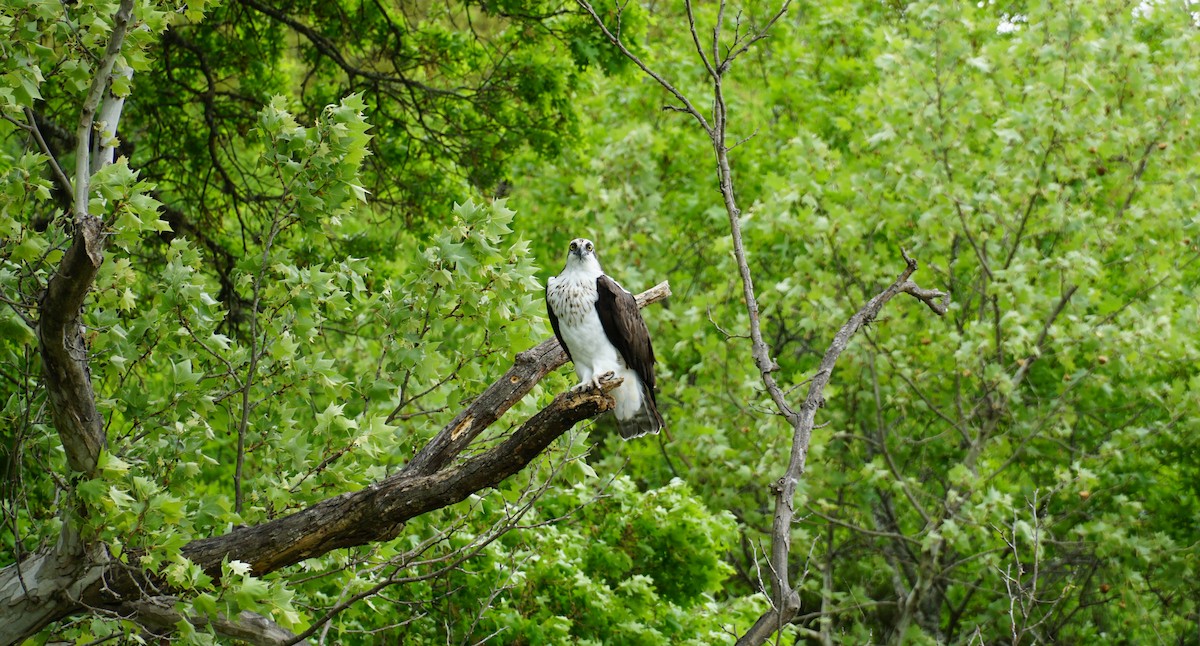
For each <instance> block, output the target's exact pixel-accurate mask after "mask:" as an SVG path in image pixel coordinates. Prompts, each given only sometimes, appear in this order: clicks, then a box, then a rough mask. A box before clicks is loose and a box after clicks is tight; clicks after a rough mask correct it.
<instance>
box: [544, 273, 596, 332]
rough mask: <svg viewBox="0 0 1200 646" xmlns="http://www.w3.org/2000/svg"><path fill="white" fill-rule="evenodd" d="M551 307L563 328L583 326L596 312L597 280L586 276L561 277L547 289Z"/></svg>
mask: <svg viewBox="0 0 1200 646" xmlns="http://www.w3.org/2000/svg"><path fill="white" fill-rule="evenodd" d="M547 297H548V300H549V301H550V307H552V308H554V315H555V316H557V317H558V323H559V325H562V326H568V327H576V326H580V325H583V323H584V321H586V320H587V318H588V316H589V315H595V312H596V298H597V294H596V279H595V278H594V277H584V276H559V277H557V278H555V279H554V281H553V282H551V283H550V286H549V287H548V288H547Z"/></svg>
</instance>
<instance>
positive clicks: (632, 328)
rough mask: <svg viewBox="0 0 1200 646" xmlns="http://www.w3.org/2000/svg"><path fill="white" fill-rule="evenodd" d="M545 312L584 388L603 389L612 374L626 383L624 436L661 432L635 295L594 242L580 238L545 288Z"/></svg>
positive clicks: (621, 419) (619, 393)
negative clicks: (604, 265)
mask: <svg viewBox="0 0 1200 646" xmlns="http://www.w3.org/2000/svg"><path fill="white" fill-rule="evenodd" d="M546 311H547V312H548V313H549V314H550V327H552V328H554V336H556V337H558V342H559V343H561V344H562V347H563V350H566V351H567V357H568V358H569V359H570V360H571V361H572V362H573V363H574V364H575V374H577V375H579V381H580V384H579V386H576V388H579V387H582V386H585V385H587V384H589V383H591V384H593V385H598V382H599V380H600V377H601V376H602V375H604V374H605V373H608V372H612V373H614V374H615V375H616V376H617V377H620V378H621V379H622V382H621V385H620V386H617V387H616V388H615V389H614V390H613V391H612V398H613V399H614V400H616V403H617V407H616V409H615V410H614V411H613V412H614V413H616V416H617V427H618V428H619V430H620V432H621V437H622V438H624V439H627V440H628V439H630V438H634V437H641V436H643V435H647V434H650V433H657V432H659V430H661V429H662V427H663V418H662V416H661V415H659V414H658V407H657V406H656V405H655V401H654V348H653V347H652V346H651V345H650V332H649V331H647V330H646V322H645V321H643V320H642V314H641V312H640V311H638V306H637V301H635V300H634V298H633V294H630V293H629V292H627V291H625V288H624V287H621V286H620V285H619V284H617V281H615V280H613V279H612V278H610V277H608V276H606V275H605V274H604V270H603V269H601V268H600V261H599V260H597V259H596V246H595V245H593V244H592V241H591V240H585V239H583V238H576V239H574V240H572V241H571V247H570V250H569V251H568V252H567V266H566V268H564V269H563V271H562V273H561V274H559V275H558V276H555V277H552V278H551V279H550V281H549V283H548V284H547V285H546Z"/></svg>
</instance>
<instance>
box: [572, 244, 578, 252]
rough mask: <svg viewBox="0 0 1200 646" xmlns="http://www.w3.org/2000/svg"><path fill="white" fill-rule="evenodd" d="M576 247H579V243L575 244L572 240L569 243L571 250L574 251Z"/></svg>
mask: <svg viewBox="0 0 1200 646" xmlns="http://www.w3.org/2000/svg"><path fill="white" fill-rule="evenodd" d="M578 248H579V245H577V244H575V243H574V242H572V243H571V251H575V250H576V249H578Z"/></svg>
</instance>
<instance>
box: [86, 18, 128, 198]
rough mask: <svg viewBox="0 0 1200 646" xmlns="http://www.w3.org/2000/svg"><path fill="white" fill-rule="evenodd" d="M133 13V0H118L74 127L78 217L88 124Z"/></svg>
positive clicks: (88, 160)
mask: <svg viewBox="0 0 1200 646" xmlns="http://www.w3.org/2000/svg"><path fill="white" fill-rule="evenodd" d="M132 13H133V0H121V6H120V7H118V8H117V13H116V15H114V16H113V28H112V35H111V36H110V37H109V40H108V47H107V48H106V49H105V50H104V57H103V58H101V59H100V64H99V65H97V66H96V75H95V76H94V77H92V87H91V88H90V89H89V90H88V94H87V99H85V100H84V102H83V110H82V112H81V113H80V117H79V128H78V129H77V130H76V131H75V137H76V141H75V217H76V219H82V218H84V217H86V216H87V214H88V192H89V189H90V188H91V185H90V184H91V181H90V180H91V153H90V151H91V141H92V125H93V123H94V121H95V118H96V110H97V109H98V108H99V107H100V101H101V100H102V99H103V98H104V90H105V88H107V87H108V81H109V79H110V78H111V77H112V71H113V65H115V64H116V62H117V56H119V55H120V54H121V44H122V43H124V42H125V30H126V29H128V28H129V19H130V17H131V15H132Z"/></svg>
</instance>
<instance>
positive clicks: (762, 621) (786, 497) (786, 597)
mask: <svg viewBox="0 0 1200 646" xmlns="http://www.w3.org/2000/svg"><path fill="white" fill-rule="evenodd" d="M576 3H578V4H579V6H580V7H582V8H583V9H584V10H585V11H586V12H587V13H588V15H590V16H591V17H592V19H593V20H594V21H595V23H596V25H597V26H598V27H599V28H600V30H601V31H602V32H603V33H604V35H605V36H606V37H607V38H608V40H609V41H610V42H612V43H613V45H614V46H615V47H617V49H618V50H620V52H621V54H622V55H624V56H625V57H626V58H628V59H629V60H631V61H633V63H634V64H636V65H637V66H638V67H639V68H640V69H641V70H642V71H643V72H645V73H646V75H647V76H649V77H650V78H652V79H654V80H655V81H657V82H658V84H659V85H661V86H662V87H663V89H665V90H666V91H667V92H669V93H670V94H671V95H672V96H673V97H674V98H675V100H676V101H678V102H679V103H681V104H682V105H683V108H678V107H674V108H672V109H675V110H677V111H681V112H687V113H688V114H690V115H692V117H693V118H695V119H696V120H697V121H698V122H699V123H700V125H701V127H702V128H703V129H704V131H705V133H706V134H707V135H708V137H709V140H710V141H711V143H712V147H713V157H714V161H715V164H716V170H717V180H718V183H719V187H720V191H721V198H722V201H723V202H724V206H725V211H726V213H727V215H728V216H729V230H730V234H731V236H732V239H733V254H734V259H735V260H736V262H737V267H738V274H739V277H740V278H741V283H742V295H743V298H744V301H745V305H746V313H747V316H748V320H749V328H750V354H751V356H752V357H753V359H754V364H755V366H756V367H757V368H758V371H759V374H760V376H761V378H762V382H763V386H764V387H765V388H766V391H767V394H768V395H770V397H771V400H772V401H773V402H774V403H775V406H776V408H777V409H778V411H779V413H780V414H781V415H782V416H783V417H784V418H785V419H787V421H788V423H789V424H790V425H791V427H792V431H793V434H792V450H791V457H790V461H789V464H788V468H787V470H786V471H785V473H784V475H783V477H781V478H779V479H778V480H777V481H776V482H775V483H774V485H773V487H772V488H773V490H774V492H775V498H776V506H775V518H774V522H773V526H772V531H771V535H772V545H771V551H770V554H769V556H768V557H767V560H768V565H769V567H768V570H769V571H770V574H771V576H770V585H771V593H770V600H771V602H772V609H771V611H770V612H768V613H766V614H764V615H763V616H762V617H760V618H759V620H758V621H757V622H755V624H754V626H753V627H752V628H751V629H750V631H749V632H747V633H746V634H745V635H743V636H742V638H741V639H739V640H738V642H737V643H738V644H739V645H751V644H761V643H763V642H765V641H766V640H767V639H768V638H769V637H770V636H771V635H773V634H774V633H776V632H778V631H779V630H780V629H781V628H782V627H783V626H785V625H787V624H788V623H789V622H790V621H791V620H792V619H793V618H795V616H796V614H797V613H798V612H799V609H800V596H799V594H798V592H797V591H796V589H794V588H793V586H792V583H791V577H790V575H789V574H788V571H789V570H788V561H789V555H790V553H791V525H792V520H793V518H794V516H795V511H794V509H793V504H794V497H795V491H796V485H797V483H798V482H799V480H800V477H801V475H803V473H804V466H805V462H806V460H807V457H808V447H809V442H810V440H811V437H812V431H813V426H814V419H815V416H816V410H817V408H819V407H820V406H821V405H822V404H823V403H824V400H823V399H822V396H821V393H822V392H823V391H824V389H825V386H826V385H827V384H828V383H829V379H830V376H831V375H832V373H833V366H834V363H835V362H836V361H837V358H838V356H839V355H841V353H842V351H843V350H845V348H846V345H847V344H848V343H849V341H850V338H851V337H852V336H853V335H854V333H855V332H857V331H858V330H859V329H860V328H861V327H862V326H863V325H866V324H867V323H870V322H871V321H872V320H874V319H875V317H876V316H877V315H878V314H879V311H880V309H882V307H883V306H884V305H885V304H886V303H887V302H888V301H889V300H891V299H892V297H894V296H895V295H896V294H899V293H902V292H903V293H907V294H910V295H912V296H914V297H915V298H917V299H919V300H921V301H922V302H924V303H925V304H926V305H927V306H928V307H929V308H930V309H932V310H933V311H934V312H935V313H937V314H938V315H943V314H945V313H946V310H947V307H948V305H949V296H948V295H947V294H944V293H942V292H940V291H937V290H929V289H923V288H921V287H919V286H918V285H917V284H916V283H914V282H912V281H910V280H909V277H910V276H911V275H912V274H913V272H915V271H916V269H917V263H916V261H915V260H913V259H911V258H909V257H908V255H907V254H904V259H905V262H906V267H905V269H904V271H903V272H901V274H900V276H899V278H897V279H896V281H895V282H894V283H892V285H891V286H890V287H888V288H887V289H885V290H884V291H883V292H881V293H880V294H878V295H876V296H875V298H873V299H871V300H870V301H869V302H868V303H867V304H866V305H864V306H863V308H862V309H860V310H859V311H858V312H857V313H856V314H855V315H854V316H852V317H851V318H850V320H849V321H848V322H847V323H846V324H845V325H844V326H842V329H841V330H840V331H839V332H838V334H837V336H836V337H835V338H834V341H833V343H832V344H831V345H830V347H829V350H828V351H827V352H826V353H825V357H824V359H822V361H821V365H820V367H819V368H818V370H817V373H816V374H815V375H814V376H813V378H812V380H811V382H810V384H809V389H808V396H807V397H806V398H805V401H804V404H803V405H802V406H801V407H800V409H799V410H796V409H795V408H793V407H792V406H791V404H790V403H789V402H788V401H787V395H786V393H784V392H783V389H782V388H780V386H779V384H778V383H777V382H776V380H775V377H774V376H773V374H772V373H774V372H775V371H777V370H779V365H778V364H777V363H776V362H775V360H774V358H772V356H771V349H770V347H769V346H768V345H767V342H766V340H765V339H764V337H763V333H762V323H761V321H760V317H759V307H758V300H757V297H756V296H755V290H754V277H753V275H752V274H751V271H750V264H749V262H748V260H747V257H746V246H745V241H744V239H743V237H742V228H741V217H742V211H741V208H740V207H738V204H737V195H736V192H735V190H734V182H733V171H732V168H731V165H730V161H729V151H730V149H731V148H732V147H733V146H730V145H728V144H727V141H728V139H727V133H728V125H729V112H728V103H727V101H726V98H725V90H724V81H725V75H726V74H727V73H728V71H729V69H730V66H731V65H732V63H733V62H734V59H736V58H737V57H738V56H740V55H741V54H743V53H745V52H746V51H747V50H748V49H749V48H750V46H752V45H753V44H754V43H756V42H758V41H759V40H762V39H763V38H766V37H767V32H768V30H769V29H770V28H771V26H772V25H774V24H775V23H776V22H777V21H778V20H779V19H780V18H781V17H782V16H783V15H784V14H785V13H787V10H788V7H789V5H790V0H783V3H782V4H781V6H780V8H779V10H778V11H777V12H775V13H774V14H772V15H771V16H770V18H769V19H768V20H767V21H766V22H765V23H764V25H763V27H762V28H761V29H758V30H752V31H751V32H749V33H748V34H746V35H744V36H743V35H741V34H740V31H739V32H735V34H734V37H733V43H732V45H731V46H730V47H729V48H727V50H726V51H727V54H726V55H725V56H724V57H723V58H722V56H721V44H722V43H721V30H722V27H723V24H724V16H725V8H726V0H720V3H719V5H718V7H717V18H716V23H715V25H714V26H713V28H712V41H711V43H709V44H710V45H711V52H708V53H706V52H705V43H703V42H702V41H701V38H700V35H699V34H700V31H699V30H697V28H696V18H695V13H694V11H693V7H692V3H691V0H685V3H684V4H685V7H686V9H687V20H688V31H689V34H690V36H691V40H692V45H693V46H694V48H695V50H696V53H697V55H699V57H700V60H701V62H702V63H703V64H704V68H705V70H706V71H707V72H708V76H709V80H710V82H711V88H712V106H713V107H712V115H711V119H708V118H706V117H705V115H703V114H702V113H700V112H699V110H697V109H696V108H695V107H694V104H693V103H692V102H691V101H690V100H689V99H688V98H687V97H686V96H685V95H684V94H682V93H681V92H680V91H679V90H678V89H676V88H675V87H674V86H673V85H671V84H670V83H669V82H668V81H666V80H665V78H664V77H663V76H662V75H660V74H659V73H657V72H655V71H654V70H652V69H651V68H650V67H649V66H648V65H646V63H644V62H643V61H642V60H641V59H640V58H638V56H637V55H635V54H634V53H632V52H631V51H630V50H629V49H628V47H626V45H625V44H624V43H622V42H621V40H620V36H619V35H614V34H613V32H612V31H611V30H610V29H609V28H608V27H607V26H606V25H605V24H604V21H603V20H602V19H601V18H600V16H599V15H598V14H597V12H596V11H595V10H594V9H593V8H592V6H591V4H590V3H589V1H588V0H576ZM739 28H740V20H739ZM735 145H736V144H735Z"/></svg>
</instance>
